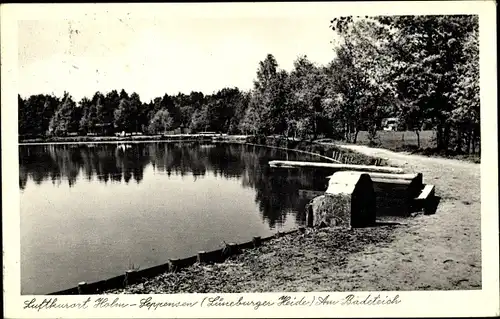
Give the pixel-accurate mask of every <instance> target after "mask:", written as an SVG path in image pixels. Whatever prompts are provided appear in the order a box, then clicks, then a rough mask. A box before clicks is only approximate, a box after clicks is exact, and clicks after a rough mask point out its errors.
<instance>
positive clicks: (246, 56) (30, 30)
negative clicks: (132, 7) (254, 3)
mask: <svg viewBox="0 0 500 319" xmlns="http://www.w3.org/2000/svg"><path fill="white" fill-rule="evenodd" d="M331 17H332V15H328V14H325V15H323V16H321V17H318V16H311V15H309V16H307V15H306V16H304V17H297V16H293V17H289V18H287V17H286V16H281V17H279V16H278V17H270V16H262V17H251V16H247V17H224V16H219V17H214V18H210V17H195V18H190V17H187V16H180V17H173V16H169V17H167V18H165V19H158V18H156V19H135V18H134V19H131V18H130V17H129V16H127V15H123V16H116V15H114V16H113V17H111V18H110V17H108V18H102V17H100V18H96V19H94V18H92V19H90V18H89V19H83V20H30V21H19V22H18V48H19V50H18V68H19V89H20V94H21V95H22V96H23V97H26V96H28V95H30V94H36V93H52V92H53V93H54V94H56V95H59V96H60V95H62V94H63V92H64V91H65V90H66V91H68V92H70V93H71V95H72V96H73V97H74V98H75V99H76V100H79V99H80V98H82V97H83V96H92V95H93V94H94V93H95V92H96V91H97V90H99V91H101V92H108V91H110V90H112V89H117V90H120V89H122V88H124V89H125V90H126V91H127V92H129V93H132V92H134V91H135V92H137V93H139V95H140V96H141V99H142V100H143V101H149V100H150V99H152V98H154V97H156V96H162V95H163V94H165V93H169V94H176V93H178V92H184V93H189V92H191V91H202V92H204V93H212V92H213V91H216V90H218V89H221V88H223V87H233V86H237V87H239V88H241V89H244V90H246V89H249V88H251V87H252V81H253V79H254V78H255V74H256V70H257V67H258V62H259V61H261V60H263V59H264V58H265V57H266V55H267V53H271V54H273V55H274V56H275V57H276V59H277V61H278V63H279V67H280V68H283V69H286V70H291V68H292V66H293V61H294V60H295V59H296V58H297V56H298V55H301V54H305V55H307V56H308V57H309V58H310V60H312V61H313V62H316V63H318V64H326V63H328V62H329V61H331V60H332V59H333V54H334V53H333V44H332V43H330V41H332V40H333V39H334V32H333V31H332V30H331V29H330V28H329V26H330V20H331Z"/></svg>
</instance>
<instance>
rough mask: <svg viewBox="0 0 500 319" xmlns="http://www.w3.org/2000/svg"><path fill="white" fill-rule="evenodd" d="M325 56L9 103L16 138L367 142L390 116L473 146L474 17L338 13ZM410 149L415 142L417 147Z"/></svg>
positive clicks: (468, 148)
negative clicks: (163, 88)
mask: <svg viewBox="0 0 500 319" xmlns="http://www.w3.org/2000/svg"><path fill="white" fill-rule="evenodd" d="M331 29H332V30H333V31H335V32H336V33H337V34H338V35H339V37H338V38H339V39H338V40H336V41H334V47H333V53H334V54H333V55H332V56H333V57H332V61H331V62H330V63H328V64H326V65H317V64H315V63H313V62H312V61H310V60H309V59H308V58H307V56H299V57H298V58H297V59H296V60H295V61H294V66H293V69H292V70H291V71H290V72H287V71H285V70H282V69H280V68H279V65H278V62H277V61H276V59H275V57H274V56H273V55H272V54H268V55H267V56H266V57H265V59H264V60H262V61H260V62H259V65H258V68H257V72H256V76H255V79H254V83H253V88H252V89H251V90H248V91H242V90H240V89H238V88H223V89H221V90H219V91H218V92H214V93H213V94H209V95H205V94H203V93H201V92H191V93H190V94H183V93H179V94H177V95H168V94H165V95H164V96H162V97H157V98H155V99H153V100H151V101H149V102H143V101H141V99H140V97H139V95H138V94H137V93H132V94H130V95H129V94H128V93H127V92H126V91H125V90H121V91H120V92H118V91H116V90H113V91H111V92H108V93H105V94H104V93H101V92H96V93H95V94H94V95H93V96H92V97H89V98H87V97H85V98H83V99H81V100H80V101H79V102H78V103H76V102H75V101H73V99H72V97H71V95H70V94H68V93H65V94H64V96H63V97H61V98H58V97H56V96H53V95H43V94H40V95H32V96H30V97H29V98H26V99H23V98H21V97H20V96H19V97H18V100H19V134H20V135H21V136H22V137H39V136H64V135H67V134H71V133H72V134H113V133H115V132H122V131H125V132H141V133H143V134H162V133H167V132H202V131H213V132H223V133H230V134H252V135H266V136H268V135H279V136H283V137H286V138H288V137H295V138H301V139H306V138H307V139H316V138H320V137H329V138H334V139H343V140H345V141H347V142H354V143H355V142H356V141H357V136H358V133H359V132H360V131H365V130H366V131H368V132H369V136H370V138H371V140H373V141H375V140H376V137H377V130H379V129H380V128H381V121H382V119H383V118H386V117H398V118H399V120H400V123H401V125H402V127H403V128H404V129H407V130H412V131H414V132H415V134H417V138H418V141H419V132H420V131H421V130H422V129H432V130H434V131H435V133H436V134H435V135H436V146H437V148H438V149H439V150H446V151H460V152H466V153H475V152H478V151H479V146H480V120H479V119H480V109H479V42H478V17H477V16H473V15H453V16H377V17H353V16H348V17H340V18H335V19H333V20H332V21H331ZM419 146H420V145H419Z"/></svg>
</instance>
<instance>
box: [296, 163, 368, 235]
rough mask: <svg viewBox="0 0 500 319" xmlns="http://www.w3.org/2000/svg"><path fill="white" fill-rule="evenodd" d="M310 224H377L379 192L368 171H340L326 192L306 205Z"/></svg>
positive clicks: (331, 225) (360, 225)
mask: <svg viewBox="0 0 500 319" xmlns="http://www.w3.org/2000/svg"><path fill="white" fill-rule="evenodd" d="M306 214H307V215H306V220H307V221H306V222H307V226H309V227H324V226H326V227H334V226H339V227H346V228H352V227H367V226H372V225H374V224H375V219H376V206H375V192H374V190H373V183H372V180H371V178H370V176H369V175H368V174H366V173H357V174H356V173H353V172H337V173H335V174H334V175H333V176H332V177H331V178H330V182H329V185H328V189H327V190H326V192H325V194H324V195H320V196H318V197H315V198H313V199H312V200H311V201H310V202H309V204H308V205H307V207H306Z"/></svg>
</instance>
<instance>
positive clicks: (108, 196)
mask: <svg viewBox="0 0 500 319" xmlns="http://www.w3.org/2000/svg"><path fill="white" fill-rule="evenodd" d="M19 155H20V156H19V158H20V170H19V186H20V197H21V293H22V294H45V293H50V292H54V291H58V290H62V289H66V288H70V287H73V286H75V285H76V284H77V283H78V282H80V281H87V282H93V281H97V280H101V279H105V278H108V277H113V276H116V275H120V274H123V273H124V272H125V271H126V270H127V269H130V268H132V267H134V268H138V267H140V268H147V267H151V266H154V265H158V264H162V263H165V262H166V261H167V260H168V259H169V258H183V257H187V256H192V255H194V254H196V252H197V251H200V250H207V251H208V250H213V249H218V248H220V247H222V245H223V242H224V241H225V242H243V241H248V240H251V238H252V237H253V236H267V235H270V234H273V233H275V232H276V231H277V230H286V229H291V228H293V227H296V226H297V225H298V224H301V223H303V222H304V219H305V217H304V216H305V215H304V206H305V204H306V203H307V201H308V199H307V198H305V197H304V196H302V195H301V194H302V193H301V192H299V190H304V189H305V190H324V189H325V187H326V179H325V177H326V176H327V174H328V172H324V171H323V172H322V171H319V170H314V171H307V170H306V171H304V170H295V169H270V168H269V167H268V162H269V161H270V160H272V159H289V160H309V161H321V159H320V158H317V157H314V156H309V155H304V154H300V153H295V152H286V151H282V150H275V149H270V148H265V147H255V146H248V145H238V144H208V145H207V144H197V143H183V144H172V143H137V144H79V145H29V146H27V145H23V146H20V147H19Z"/></svg>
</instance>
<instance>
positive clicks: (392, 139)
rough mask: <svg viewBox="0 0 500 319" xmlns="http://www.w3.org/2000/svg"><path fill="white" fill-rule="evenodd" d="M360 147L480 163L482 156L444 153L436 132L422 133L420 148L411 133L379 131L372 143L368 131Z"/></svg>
mask: <svg viewBox="0 0 500 319" xmlns="http://www.w3.org/2000/svg"><path fill="white" fill-rule="evenodd" d="M321 141H322V142H332V143H344V142H342V141H335V140H332V139H323V140H321ZM356 144H358V145H367V146H373V147H380V148H384V149H388V150H391V151H395V152H405V153H409V154H418V155H425V156H432V157H440V158H449V159H458V160H464V161H469V162H472V163H480V162H481V155H480V154H479V153H475V154H460V153H457V152H454V151H451V150H448V151H443V150H438V149H437V148H436V134H435V132H434V131H421V132H420V147H418V141H417V134H415V132H411V131H396V132H394V131H378V132H377V137H376V139H375V141H374V143H372V141H370V139H369V137H368V132H367V131H361V132H359V134H358V138H357V140H356Z"/></svg>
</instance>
